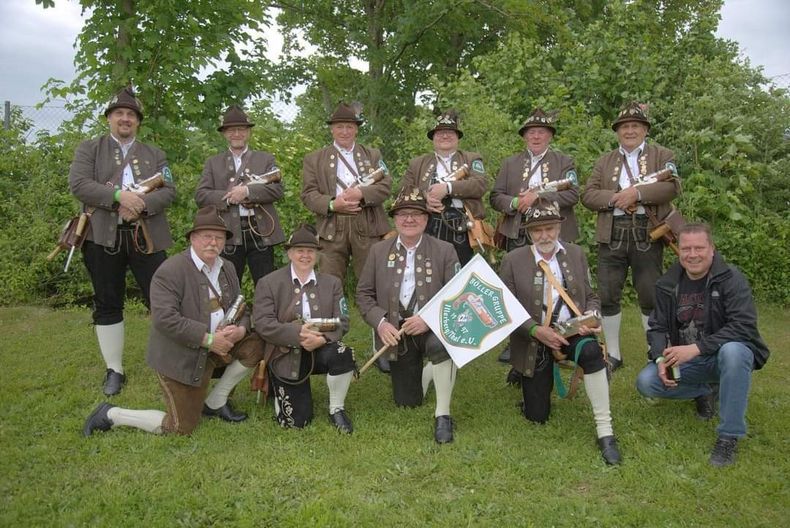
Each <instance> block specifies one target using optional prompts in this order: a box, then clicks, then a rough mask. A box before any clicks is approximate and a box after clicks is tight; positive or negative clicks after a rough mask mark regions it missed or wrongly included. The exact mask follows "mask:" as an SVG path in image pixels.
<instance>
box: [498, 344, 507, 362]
mask: <svg viewBox="0 0 790 528" xmlns="http://www.w3.org/2000/svg"><path fill="white" fill-rule="evenodd" d="M496 360H497V361H499V362H500V363H510V345H508V346H506V347H505V349H504V350H502V352H500V354H499V357H498V358H496Z"/></svg>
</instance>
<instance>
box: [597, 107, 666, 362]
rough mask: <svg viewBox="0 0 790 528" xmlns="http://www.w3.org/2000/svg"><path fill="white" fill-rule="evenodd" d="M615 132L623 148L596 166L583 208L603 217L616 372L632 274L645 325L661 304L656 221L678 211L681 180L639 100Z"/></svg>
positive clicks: (600, 231)
mask: <svg viewBox="0 0 790 528" xmlns="http://www.w3.org/2000/svg"><path fill="white" fill-rule="evenodd" d="M612 129H613V130H614V131H615V132H616V133H617V140H618V142H619V143H620V145H619V146H618V148H616V149H615V150H613V151H611V152H609V153H608V154H604V155H603V156H601V157H600V158H599V159H598V161H597V162H596V163H595V167H594V168H593V172H592V174H591V175H590V178H589V179H588V180H587V184H586V185H585V187H584V192H583V194H582V203H583V204H584V205H585V207H587V208H588V209H591V210H592V211H595V212H596V213H598V220H597V224H596V228H595V240H596V241H597V242H598V288H599V291H600V295H601V313H602V314H603V332H604V335H605V336H606V346H607V350H608V352H609V359H610V361H611V364H612V369H613V370H616V369H617V368H619V367H620V366H621V365H622V364H623V358H622V354H621V352H620V322H621V319H622V313H621V308H620V301H621V299H622V296H623V287H624V286H625V280H626V277H627V275H628V269H629V268H630V269H631V278H632V281H633V284H634V288H635V289H636V293H637V298H638V300H639V308H640V310H641V312H642V326H643V327H644V328H645V330H647V318H648V315H650V312H651V310H653V307H654V304H655V290H654V287H655V285H656V281H657V280H658V278H659V277H660V276H661V273H662V269H663V266H662V262H663V258H664V243H663V241H662V240H661V239H659V240H657V241H651V239H650V228H651V220H650V217H651V216H652V217H654V218H656V219H657V220H658V221H661V220H663V219H664V218H666V217H667V216H668V215H669V213H670V212H671V211H672V200H673V199H674V198H675V197H676V196H677V195H678V194H680V179H679V178H678V175H677V169H676V167H675V155H674V154H673V153H672V151H671V150H669V149H667V148H664V147H662V146H661V145H659V144H657V143H654V142H652V141H648V140H647V135H648V132H649V131H650V120H649V119H648V115H647V107H646V106H645V105H643V104H641V103H638V102H636V101H632V102H630V103H628V104H626V105H625V106H624V107H623V108H622V109H621V110H620V113H619V114H618V115H617V119H615V121H614V123H612ZM665 168H666V169H670V170H671V171H672V177H671V178H670V179H668V180H666V181H656V182H654V183H640V182H639V180H640V178H642V177H644V176H647V175H648V174H652V173H654V172H656V171H658V170H661V169H665Z"/></svg>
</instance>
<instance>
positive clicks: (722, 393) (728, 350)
mask: <svg viewBox="0 0 790 528" xmlns="http://www.w3.org/2000/svg"><path fill="white" fill-rule="evenodd" d="M753 365H754V354H753V353H752V351H751V350H750V349H749V347H747V346H746V345H745V344H744V343H737V342H729V343H725V344H724V345H722V347H721V348H719V351H718V352H717V353H716V354H713V355H710V356H703V355H700V356H697V357H695V358H693V359H691V360H690V361H687V362H686V363H683V364H682V365H680V382H678V386H677V387H675V388H667V387H665V386H664V384H663V383H662V382H661V380H660V379H659V378H658V367H657V366H656V364H655V363H653V362H650V363H649V364H648V365H647V366H646V367H645V368H643V369H642V371H641V372H640V373H639V375H638V376H637V378H636V390H638V391H639V392H640V393H641V394H642V396H645V397H648V398H671V399H676V400H688V399H693V398H696V397H698V396H705V395H707V394H710V392H711V388H710V386H709V385H708V384H709V383H718V384H719V426H718V428H716V431H717V432H718V434H719V435H720V436H722V435H723V436H731V437H736V438H740V437H742V436H745V435H746V406H747V404H748V401H749V388H750V387H751V383H752V369H753Z"/></svg>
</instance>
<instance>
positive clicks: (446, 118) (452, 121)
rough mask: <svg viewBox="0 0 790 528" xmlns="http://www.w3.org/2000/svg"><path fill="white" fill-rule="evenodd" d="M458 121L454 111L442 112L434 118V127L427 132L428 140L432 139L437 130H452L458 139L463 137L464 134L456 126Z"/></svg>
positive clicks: (456, 113)
mask: <svg viewBox="0 0 790 528" xmlns="http://www.w3.org/2000/svg"><path fill="white" fill-rule="evenodd" d="M459 122H460V119H459V118H458V112H457V111H455V110H447V111H446V112H443V113H442V114H440V115H439V116H438V117H437V118H436V125H435V126H434V127H433V128H432V129H431V130H429V131H428V139H431V140H432V139H433V135H434V133H436V131H437V130H452V131H453V132H455V133H456V134H458V139H461V138H462V137H464V133H463V132H462V131H461V129H460V128H458V124H459Z"/></svg>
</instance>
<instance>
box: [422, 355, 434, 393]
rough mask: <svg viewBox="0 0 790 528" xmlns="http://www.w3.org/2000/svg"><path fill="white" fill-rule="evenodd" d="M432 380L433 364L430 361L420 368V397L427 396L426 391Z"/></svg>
mask: <svg viewBox="0 0 790 528" xmlns="http://www.w3.org/2000/svg"><path fill="white" fill-rule="evenodd" d="M432 379H433V363H431V362H430V361H429V362H428V363H426V364H425V366H424V367H422V396H423V398H424V397H425V395H426V394H428V389H429V388H430V386H431V380H432Z"/></svg>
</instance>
